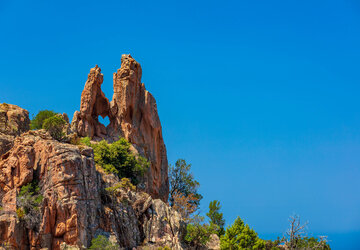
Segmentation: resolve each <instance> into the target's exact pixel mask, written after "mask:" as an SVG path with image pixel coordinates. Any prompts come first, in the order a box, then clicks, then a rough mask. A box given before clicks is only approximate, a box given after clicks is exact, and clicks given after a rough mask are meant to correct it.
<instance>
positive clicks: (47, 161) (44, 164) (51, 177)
mask: <svg viewBox="0 0 360 250" xmlns="http://www.w3.org/2000/svg"><path fill="white" fill-rule="evenodd" d="M34 179H36V180H38V181H39V186H40V187H41V193H42V195H43V197H44V199H43V201H42V206H41V219H40V221H41V223H40V225H39V228H38V229H37V230H34V229H30V228H24V222H23V221H22V220H19V218H16V217H15V218H14V214H15V211H16V199H17V195H18V193H19V191H20V188H21V187H22V186H24V185H26V184H28V183H30V182H31V181H33V180H34ZM0 188H1V192H2V193H1V195H2V196H3V199H2V204H3V211H2V213H5V215H6V214H8V215H9V216H7V217H6V218H3V220H2V221H0V224H1V223H2V224H4V223H5V222H6V221H10V222H11V223H10V224H12V225H15V226H13V227H10V228H9V229H8V230H10V231H8V238H7V239H6V242H7V243H10V244H11V246H12V247H14V248H16V249H27V248H29V247H32V248H35V249H40V248H48V249H59V246H60V244H61V243H62V242H66V243H68V244H70V245H80V246H81V245H82V244H84V243H85V244H87V242H88V241H90V240H91V226H92V225H93V224H95V221H94V219H95V218H96V216H95V214H96V209H97V208H98V207H99V206H100V197H99V193H98V191H97V190H98V189H99V187H98V185H97V179H96V170H95V165H94V160H93V157H92V150H91V149H89V148H87V149H83V150H79V148H78V147H77V146H74V145H71V144H65V143H59V142H57V141H55V140H53V139H52V138H51V137H50V136H49V135H48V134H47V133H46V132H45V131H43V130H40V131H35V132H34V131H30V132H28V133H25V134H23V135H22V136H20V137H17V138H16V140H15V142H14V146H13V148H12V149H11V150H10V151H9V152H7V153H6V154H5V155H3V157H2V160H1V161H0ZM5 199H6V200H5ZM9 200H10V201H13V202H12V203H10V204H11V205H10V204H9ZM5 204H7V205H6V206H4V205H5ZM3 216H4V215H3ZM4 221H5V222H4ZM19 228H22V230H23V231H22V234H21V235H26V237H25V238H26V240H24V239H23V238H22V237H20V238H19V237H18V235H19V233H16V230H19ZM20 231H21V230H20Z"/></svg>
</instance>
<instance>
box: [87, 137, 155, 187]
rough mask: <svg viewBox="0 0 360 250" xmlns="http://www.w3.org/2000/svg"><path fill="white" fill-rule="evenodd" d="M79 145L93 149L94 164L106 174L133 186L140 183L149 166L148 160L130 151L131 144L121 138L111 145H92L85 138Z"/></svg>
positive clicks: (103, 141) (101, 142)
mask: <svg viewBox="0 0 360 250" xmlns="http://www.w3.org/2000/svg"><path fill="white" fill-rule="evenodd" d="M81 143H83V144H84V145H86V146H89V147H92V148H93V149H94V160H95V163H96V164H97V165H99V166H100V167H101V168H102V169H104V170H105V171H106V172H107V173H114V174H116V175H117V176H118V177H119V178H120V179H121V178H128V179H130V180H131V182H132V183H133V184H134V185H137V184H139V183H140V181H141V180H142V177H143V176H144V174H145V172H146V171H147V169H148V168H149V166H150V163H149V161H148V160H146V159H145V158H144V157H142V156H140V155H135V154H134V153H133V152H132V151H131V144H130V143H129V142H128V141H126V140H125V139H124V138H122V137H120V138H119V140H118V141H115V142H113V143H111V144H110V143H107V142H106V141H105V140H102V141H100V142H99V143H92V142H90V138H89V137H85V138H83V139H82V140H81Z"/></svg>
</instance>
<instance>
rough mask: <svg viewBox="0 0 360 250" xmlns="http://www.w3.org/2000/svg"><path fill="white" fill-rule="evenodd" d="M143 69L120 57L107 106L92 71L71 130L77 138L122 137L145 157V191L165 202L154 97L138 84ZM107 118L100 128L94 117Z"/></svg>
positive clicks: (165, 179) (165, 175)
mask: <svg viewBox="0 0 360 250" xmlns="http://www.w3.org/2000/svg"><path fill="white" fill-rule="evenodd" d="M141 76H142V70H141V66H140V64H139V63H138V62H136V61H135V60H134V59H133V58H132V57H131V56H130V55H123V56H122V57H121V68H120V69H118V70H117V72H116V73H114V77H113V78H114V95H113V100H112V101H111V103H110V106H109V104H108V102H107V99H106V97H105V96H104V94H103V93H102V92H101V89H100V86H101V83H102V74H100V68H98V67H95V68H94V69H91V72H90V74H89V79H88V80H87V82H86V84H85V89H84V91H83V93H82V95H81V108H80V112H78V111H76V112H75V114H74V118H73V122H72V128H73V130H74V131H75V132H77V133H78V135H80V136H90V137H91V138H93V139H95V140H98V139H101V138H103V139H106V140H108V141H110V142H112V141H114V140H117V139H118V137H119V136H122V137H124V138H125V139H127V140H128V141H129V142H130V143H132V144H133V145H134V147H135V148H136V150H137V151H138V153H140V154H141V155H143V156H145V157H146V158H147V159H148V160H149V161H150V162H151V167H150V169H149V171H148V173H147V175H146V178H145V179H146V181H145V184H146V188H145V191H146V192H148V193H149V194H151V196H152V197H153V198H160V199H162V200H163V201H167V198H168V194H169V181H168V173H167V169H168V162H167V156H166V147H165V144H164V140H163V137H162V129H161V123H160V119H159V116H158V112H157V106H156V101H155V98H154V97H153V96H152V95H151V94H150V93H149V92H148V91H147V90H146V89H145V85H144V84H143V83H141ZM98 115H102V116H103V117H105V116H109V119H110V124H109V125H108V126H107V128H106V129H105V127H104V126H103V125H101V124H100V123H99V122H98V120H97V117H98Z"/></svg>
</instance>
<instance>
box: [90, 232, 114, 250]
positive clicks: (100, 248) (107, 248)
mask: <svg viewBox="0 0 360 250" xmlns="http://www.w3.org/2000/svg"><path fill="white" fill-rule="evenodd" d="M89 249H93V250H118V249H120V246H119V245H118V244H116V243H112V242H111V241H109V239H108V238H107V237H105V236H104V235H98V236H97V237H96V238H93V239H92V240H91V246H90V248H89Z"/></svg>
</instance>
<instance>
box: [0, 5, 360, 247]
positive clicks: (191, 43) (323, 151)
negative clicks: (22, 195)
mask: <svg viewBox="0 0 360 250" xmlns="http://www.w3.org/2000/svg"><path fill="white" fill-rule="evenodd" d="M0 22H1V32H0V58H1V60H0V102H6V103H11V104H17V105H19V106H21V107H23V108H26V109H28V110H29V111H30V113H31V114H36V113H37V112H38V111H39V110H41V109H53V110H54V111H57V112H66V113H67V114H68V115H69V117H70V118H71V117H72V114H73V113H74V111H75V110H78V109H79V106H80V95H81V91H82V89H83V87H84V84H85V81H86V78H87V74H88V73H89V70H90V68H91V67H94V66H95V64H98V65H99V66H100V67H101V68H102V72H103V73H104V83H103V90H104V92H105V94H106V96H107V97H108V98H109V99H111V98H112V73H113V72H115V71H116V69H117V68H119V67H120V58H121V54H124V53H131V55H132V56H133V57H134V58H135V59H136V60H137V61H138V62H140V63H141V65H142V68H143V82H144V83H145V86H146V88H147V89H148V90H149V91H150V92H151V93H152V94H153V95H154V96H155V98H156V100H157V104H158V110H159V114H160V119H161V122H162V126H163V135H164V139H165V143H166V146H167V151H168V158H169V162H170V163H174V162H175V161H176V159H178V158H185V159H186V160H187V162H189V163H191V164H192V165H193V171H194V174H195V177H196V178H197V179H198V180H199V182H200V184H201V189H200V192H201V193H202V194H203V196H204V199H203V201H202V211H203V212H206V210H207V206H208V203H209V201H211V200H213V199H218V200H220V201H221V204H222V206H223V212H224V214H225V218H226V222H227V224H230V223H232V222H233V221H234V219H235V218H236V216H238V215H239V216H240V217H241V218H242V219H244V220H245V222H246V223H248V224H250V226H252V227H253V228H254V229H255V230H256V231H257V232H258V233H259V234H260V236H262V237H265V238H266V237H273V236H274V235H279V236H281V235H282V233H283V232H284V231H285V229H286V228H287V226H288V225H287V218H288V216H289V215H291V214H293V213H297V214H299V215H300V216H301V217H302V218H303V219H304V220H308V221H309V222H310V224H309V231H310V232H312V233H313V234H314V235H315V236H317V235H329V236H330V240H332V242H331V245H332V246H333V247H334V249H341V248H344V247H345V248H348V249H351V248H353V249H356V248H360V243H359V241H360V240H359V239H360V184H359V178H360V109H359V107H360V98H359V92H360V75H359V68H360V61H359V60H360V46H359V45H360V3H359V1H357V0H353V1H346V0H342V1H340V0H339V1H332V0H326V1H313V0H312V1H307V0H302V1H289V0H284V1H277V0H272V1H254V0H251V1H250V0H249V1H225V0H223V1H212V0H208V1H187V0H183V1H120V0H117V1H105V0H104V1H91V0H87V1H67V0H63V1H45V0H44V1H35V0H32V1H22V0H18V1H8V0H2V1H0Z"/></svg>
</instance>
